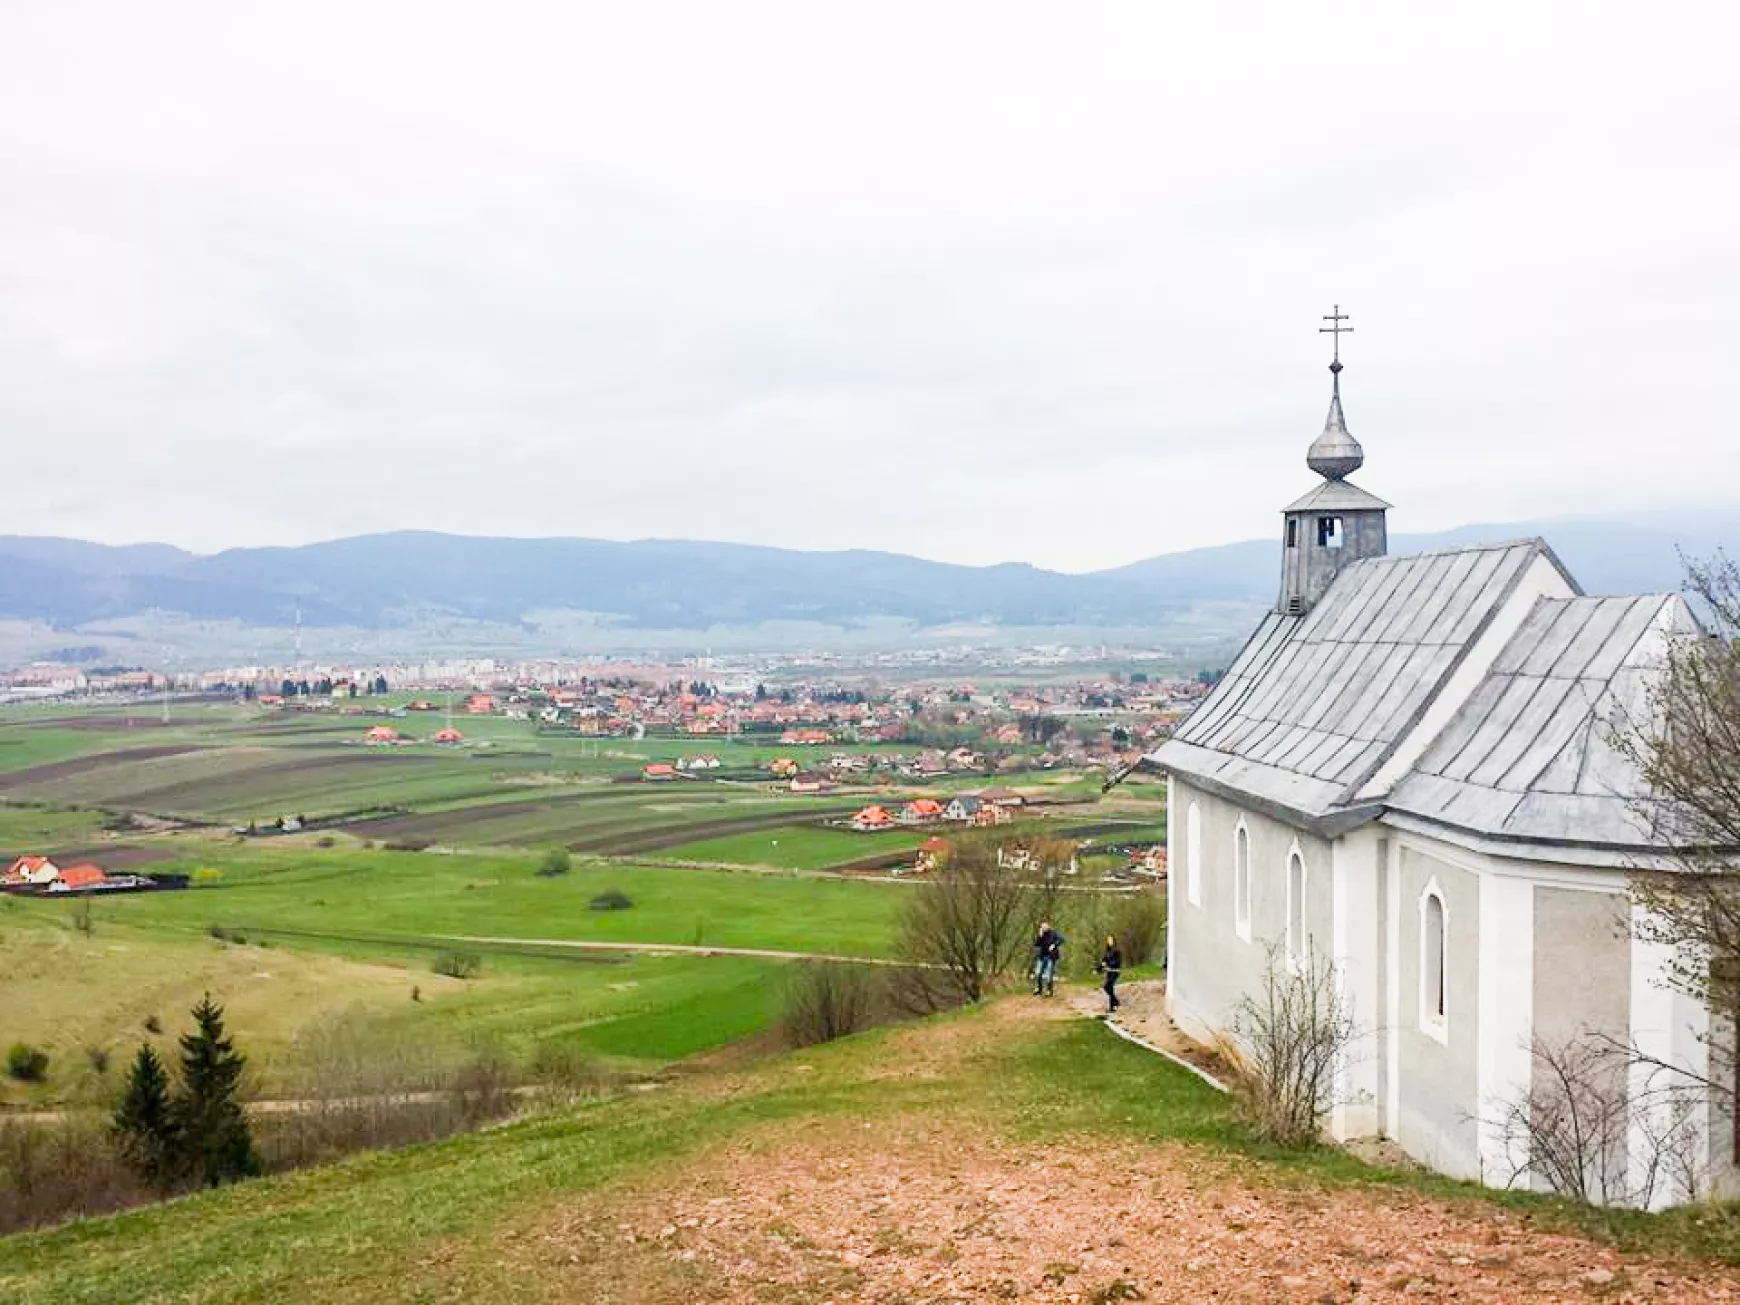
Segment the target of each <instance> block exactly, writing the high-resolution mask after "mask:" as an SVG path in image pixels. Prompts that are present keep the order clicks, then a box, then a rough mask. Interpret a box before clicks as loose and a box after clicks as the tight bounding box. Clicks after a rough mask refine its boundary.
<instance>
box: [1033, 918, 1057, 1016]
mask: <svg viewBox="0 0 1740 1305" xmlns="http://www.w3.org/2000/svg"><path fill="white" fill-rule="evenodd" d="M1062 956H1063V935H1062V934H1060V933H1059V932H1058V931H1057V930H1056V929H1053V928H1052V927H1051V921H1050V920H1044V921H1041V922H1040V925H1039V932H1038V933H1037V934H1035V935H1034V938H1033V995H1034V996H1035V997H1049V996H1051V993H1052V989H1053V987H1054V986H1055V985H1056V983H1057V962H1058V961H1059V960H1060V959H1061V958H1062Z"/></svg>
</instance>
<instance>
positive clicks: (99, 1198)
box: [0, 1115, 151, 1234]
mask: <svg viewBox="0 0 1740 1305" xmlns="http://www.w3.org/2000/svg"><path fill="white" fill-rule="evenodd" d="M150 1196H151V1192H150V1190H149V1188H147V1187H146V1186H145V1184H144V1182H143V1181H142V1180H141V1179H140V1178H139V1177H138V1176H137V1175H135V1174H134V1173H133V1171H132V1170H131V1169H130V1168H128V1166H127V1165H126V1164H125V1163H124V1162H123V1161H122V1159H121V1157H120V1156H119V1155H118V1154H117V1153H116V1151H115V1149H114V1147H113V1146H111V1145H110V1144H109V1139H108V1136H107V1134H106V1133H105V1131H104V1129H103V1125H102V1121H101V1119H100V1118H98V1117H97V1116H94V1115H93V1116H89V1117H84V1116H68V1117H66V1118H65V1119H60V1120H55V1121H53V1122H49V1123H41V1122H36V1121H29V1120H8V1119H4V1118H0V1234H5V1233H10V1232H17V1231H18V1230H19V1229H22V1228H41V1227H45V1226H47V1225H48V1224H52V1223H59V1222H60V1221H61V1220H63V1219H71V1218H74V1217H76V1216H79V1215H93V1214H105V1213H107V1212H109V1211H111V1210H120V1209H124V1208H125V1207H127V1206H129V1205H136V1204H137V1203H139V1202H140V1201H143V1200H147V1199H149V1198H150Z"/></svg>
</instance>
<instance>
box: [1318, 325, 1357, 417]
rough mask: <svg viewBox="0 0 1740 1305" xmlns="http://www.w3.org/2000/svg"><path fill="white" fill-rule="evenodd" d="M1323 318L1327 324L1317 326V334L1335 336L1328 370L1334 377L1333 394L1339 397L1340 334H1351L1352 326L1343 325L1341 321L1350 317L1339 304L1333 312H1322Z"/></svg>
mask: <svg viewBox="0 0 1740 1305" xmlns="http://www.w3.org/2000/svg"><path fill="white" fill-rule="evenodd" d="M1323 320H1324V321H1326V322H1328V323H1329V325H1328V326H1320V327H1318V328H1317V334H1319V335H1333V336H1334V337H1335V361H1334V362H1332V363H1330V364H1329V372H1330V375H1332V376H1334V377H1335V394H1336V397H1337V398H1339V397H1340V395H1341V336H1342V332H1344V331H1345V332H1346V333H1347V334H1348V335H1352V334H1353V328H1352V327H1351V326H1343V325H1342V323H1343V322H1346V321H1350V320H1352V319H1351V318H1349V317H1348V315H1347V314H1346V313H1344V312H1342V311H1341V305H1340V304H1336V305H1335V311H1334V312H1330V313H1325V314H1323Z"/></svg>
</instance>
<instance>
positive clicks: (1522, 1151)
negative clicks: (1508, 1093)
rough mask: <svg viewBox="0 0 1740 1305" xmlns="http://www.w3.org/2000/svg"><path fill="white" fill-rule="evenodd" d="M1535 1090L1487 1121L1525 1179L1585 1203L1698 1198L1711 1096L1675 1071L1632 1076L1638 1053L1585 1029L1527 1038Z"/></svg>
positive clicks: (1513, 1179) (1511, 1179)
mask: <svg viewBox="0 0 1740 1305" xmlns="http://www.w3.org/2000/svg"><path fill="white" fill-rule="evenodd" d="M1530 1058H1531V1061H1532V1071H1533V1072H1532V1073H1531V1075H1530V1080H1529V1090H1528V1092H1527V1093H1525V1094H1523V1095H1522V1096H1521V1097H1519V1098H1518V1099H1516V1100H1514V1101H1508V1102H1504V1103H1500V1104H1499V1105H1498V1107H1497V1110H1496V1117H1495V1118H1494V1119H1493V1120H1492V1121H1491V1126H1493V1127H1496V1128H1497V1129H1498V1131H1499V1133H1500V1134H1501V1136H1502V1138H1503V1141H1504V1147H1505V1153H1506V1154H1507V1155H1508V1156H1509V1157H1510V1158H1511V1164H1512V1169H1511V1172H1510V1174H1509V1175H1508V1176H1507V1183H1506V1185H1507V1186H1514V1185H1516V1184H1518V1183H1521V1182H1524V1181H1525V1180H1528V1181H1534V1182H1538V1183H1539V1184H1541V1185H1544V1186H1545V1187H1546V1188H1547V1189H1548V1190H1549V1191H1551V1192H1553V1193H1555V1194H1557V1195H1559V1196H1563V1197H1567V1198H1569V1199H1570V1200H1573V1201H1578V1202H1581V1203H1583V1204H1585V1205H1636V1206H1641V1207H1644V1208H1649V1207H1650V1206H1651V1205H1653V1204H1654V1202H1655V1198H1656V1197H1657V1195H1658V1194H1661V1193H1674V1194H1676V1195H1684V1196H1688V1197H1695V1196H1697V1195H1699V1194H1701V1193H1702V1191H1703V1190H1704V1187H1705V1182H1706V1180H1707V1178H1708V1175H1707V1173H1706V1172H1705V1171H1704V1168H1703V1166H1702V1164H1701V1162H1700V1160H1699V1151H1700V1143H1701V1141H1702V1136H1703V1133H1702V1127H1701V1122H1700V1121H1701V1118H1702V1111H1703V1110H1704V1108H1705V1107H1706V1105H1707V1102H1708V1097H1707V1094H1706V1093H1705V1092H1703V1091H1702V1090H1701V1089H1700V1088H1699V1087H1698V1086H1697V1085H1695V1084H1692V1083H1689V1082H1687V1081H1685V1080H1683V1079H1680V1078H1678V1077H1677V1076H1675V1075H1671V1074H1646V1075H1645V1076H1644V1078H1643V1080H1642V1081H1640V1082H1633V1081H1632V1074H1631V1071H1632V1068H1633V1065H1634V1057H1633V1056H1632V1055H1631V1054H1629V1052H1628V1050H1627V1049H1626V1048H1625V1047H1623V1046H1619V1045H1617V1044H1615V1043H1614V1042H1613V1041H1612V1040H1611V1039H1609V1038H1606V1037H1602V1036H1599V1035H1594V1034H1584V1035H1581V1036H1579V1037H1575V1038H1571V1039H1568V1040H1566V1041H1564V1042H1557V1043H1549V1042H1546V1041H1543V1040H1542V1039H1540V1038H1536V1039H1534V1040H1533V1041H1532V1042H1531V1044H1530Z"/></svg>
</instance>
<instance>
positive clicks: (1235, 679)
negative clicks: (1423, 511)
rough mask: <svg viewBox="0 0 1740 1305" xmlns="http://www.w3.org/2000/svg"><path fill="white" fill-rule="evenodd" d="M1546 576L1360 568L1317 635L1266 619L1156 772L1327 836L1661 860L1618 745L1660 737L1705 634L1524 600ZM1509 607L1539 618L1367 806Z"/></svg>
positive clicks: (1335, 594)
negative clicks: (1634, 730) (1433, 836)
mask: <svg viewBox="0 0 1740 1305" xmlns="http://www.w3.org/2000/svg"><path fill="white" fill-rule="evenodd" d="M1543 557H1544V558H1546V559H1547V560H1549V561H1551V562H1552V563H1553V565H1555V566H1558V560H1557V558H1555V557H1554V556H1553V554H1552V551H1551V550H1550V549H1549V548H1547V546H1546V545H1545V544H1544V543H1542V542H1541V541H1540V540H1525V541H1522V542H1519V543H1514V544H1500V545H1490V546H1485V547H1476V548H1463V549H1450V550H1445V551H1442V552H1436V553H1422V554H1419V555H1417V556H1413V557H1379V558H1369V559H1366V560H1364V561H1361V562H1357V563H1355V564H1354V565H1353V566H1351V567H1349V568H1348V569H1347V570H1346V571H1344V572H1343V573H1342V574H1341V575H1340V576H1339V577H1337V579H1336V581H1335V583H1334V584H1333V585H1331V586H1330V588H1329V591H1328V593H1326V594H1325V595H1324V597H1323V599H1322V601H1321V602H1319V603H1318V604H1317V606H1316V607H1315V608H1314V609H1313V610H1312V611H1311V612H1310V613H1309V614H1308V615H1306V616H1303V617H1289V616H1282V615H1280V614H1278V613H1270V614H1268V615H1266V616H1265V617H1264V618H1263V621H1262V623H1261V624H1260V625H1259V626H1258V627H1257V630H1256V633H1255V634H1254V635H1252V637H1251V640H1250V642H1249V643H1247V644H1246V645H1245V648H1244V650H1243V651H1242V652H1241V653H1240V654H1239V656H1238V659H1237V660H1236V661H1235V662H1234V663H1233V665H1232V667H1231V668H1230V669H1229V670H1228V671H1227V673H1226V675H1225V677H1224V678H1223V679H1222V680H1221V683H1220V684H1219V685H1218V686H1217V687H1216V688H1215V691H1214V692H1213V693H1211V694H1210V695H1209V696H1208V698H1207V699H1205V700H1204V701H1203V703H1202V704H1201V705H1200V706H1199V707H1198V708H1197V709H1196V710H1195V711H1194V712H1192V713H1191V715H1190V717H1189V718H1188V719H1187V720H1186V721H1185V722H1184V724H1183V725H1182V726H1181V727H1180V728H1179V730H1178V732H1177V733H1176V734H1175V735H1174V736H1173V738H1172V739H1170V740H1168V741H1167V742H1166V743H1165V744H1164V745H1163V746H1162V747H1161V748H1160V749H1159V751H1157V752H1156V753H1154V754H1153V757H1152V758H1151V760H1153V761H1154V762H1156V763H1157V764H1159V765H1160V766H1162V767H1164V768H1166V769H1168V770H1171V771H1175V772H1177V773H1179V774H1181V775H1183V776H1185V777H1186V778H1188V779H1190V780H1192V781H1193V782H1196V783H1199V784H1202V785H1204V786H1205V787H1207V788H1210V789H1212V790H1219V791H1221V792H1223V793H1224V794H1226V795H1227V796H1228V797H1230V798H1232V799H1233V800H1235V801H1241V802H1245V803H1247V804H1249V805H1251V806H1253V807H1256V808H1259V809H1266V810H1269V811H1270V812H1271V814H1278V815H1280V816H1281V817H1282V818H1284V819H1289V820H1293V821H1296V822H1300V823H1303V824H1305V825H1306V826H1307V827H1310V828H1314V829H1316V830H1317V831H1318V832H1321V833H1325V834H1331V835H1333V834H1334V833H1337V832H1340V830H1342V829H1346V828H1349V827H1351V826H1353V825H1356V824H1360V823H1364V822H1365V821H1368V820H1371V819H1375V818H1377V817H1378V816H1381V815H1382V814H1384V813H1385V812H1386V811H1390V812H1394V813H1396V814H1397V815H1398V816H1400V817H1406V818H1411V819H1414V820H1419V821H1425V822H1429V824H1430V825H1434V826H1437V827H1439V828H1444V829H1449V830H1456V831H1461V832H1462V833H1464V834H1467V835H1470V836H1476V837H1479V838H1481V839H1485V840H1493V841H1496V842H1499V843H1503V844H1510V845H1517V846H1521V845H1528V846H1530V847H1535V848H1541V847H1546V848H1557V849H1563V848H1566V847H1573V846H1575V847H1583V848H1586V849H1607V850H1609V851H1611V850H1612V849H1643V848H1649V847H1656V848H1659V847H1660V846H1661V845H1662V843H1663V841H1664V840H1663V838H1662V836H1661V832H1660V831H1659V830H1658V829H1656V828H1654V827H1653V826H1652V820H1651V818H1650V817H1649V816H1648V815H1647V814H1645V813H1647V811H1648V802H1647V799H1648V794H1647V792H1646V789H1645V786H1644V784H1643V781H1642V777H1641V776H1640V775H1639V774H1638V772H1637V770H1636V768H1635V767H1634V766H1633V765H1632V764H1631V763H1630V762H1629V761H1628V760H1627V759H1626V758H1625V757H1624V756H1623V755H1622V753H1621V752H1620V751H1619V750H1618V749H1617V748H1615V747H1614V745H1613V741H1612V740H1613V737H1614V734H1615V732H1616V731H1617V730H1618V729H1620V728H1622V727H1624V726H1625V725H1626V724H1635V723H1637V722H1641V721H1645V720H1647V719H1648V717H1649V710H1650V686H1651V684H1652V683H1653V681H1654V678H1655V677H1656V676H1657V675H1658V674H1659V673H1660V668H1661V662H1662V657H1663V654H1664V650H1665V647H1666V640H1667V639H1668V638H1670V637H1675V636H1677V635H1679V634H1682V633H1687V632H1692V631H1695V630H1696V629H1697V628H1698V626H1697V622H1696V619H1695V618H1694V617H1693V615H1692V612H1691V610H1690V608H1688V607H1687V605H1686V604H1685V602H1684V601H1683V600H1682V599H1680V598H1678V597H1675V596H1672V595H1661V594H1655V595H1648V596H1643V597H1632V598H1588V597H1584V596H1583V595H1582V594H1581V593H1580V592H1579V591H1578V590H1577V588H1576V585H1575V582H1573V581H1571V580H1570V577H1569V576H1568V575H1566V576H1565V577H1564V578H1565V580H1566V581H1567V584H1568V587H1569V589H1570V590H1571V593H1572V595H1573V596H1570V597H1539V596H1537V597H1534V598H1532V599H1531V598H1528V597H1526V596H1523V595H1518V594H1517V585H1518V583H1519V582H1520V580H1521V579H1522V577H1523V574H1524V572H1525V571H1526V570H1527V568H1528V567H1529V565H1530V564H1531V563H1532V562H1534V561H1535V560H1536V559H1537V558H1543ZM1559 570H1560V573H1561V574H1563V568H1562V567H1560V568H1559ZM1536 592H1538V591H1536ZM1513 596H1515V600H1516V602H1517V603H1519V604H1520V603H1528V604H1529V605H1528V607H1527V609H1526V611H1525V610H1523V609H1521V608H1520V607H1513V608H1512V610H1511V612H1510V613H1508V614H1507V616H1506V618H1505V619H1506V621H1507V622H1508V621H1517V622H1518V623H1517V624H1516V626H1515V629H1514V631H1513V632H1512V633H1511V634H1510V636H1509V637H1508V638H1507V639H1506V640H1505V641H1504V644H1503V646H1502V648H1500V649H1499V650H1498V652H1497V654H1496V656H1495V657H1494V658H1493V660H1492V662H1491V665H1490V666H1489V667H1487V669H1486V670H1485V671H1484V672H1483V673H1482V674H1481V676H1480V678H1479V679H1478V681H1476V682H1475V683H1474V686H1473V688H1472V690H1471V691H1469V692H1468V693H1467V696H1466V698H1464V699H1463V700H1462V701H1461V702H1460V705H1457V706H1456V707H1455V710H1454V712H1453V713H1451V714H1450V715H1449V717H1448V719H1447V720H1446V721H1445V723H1444V724H1443V726H1442V728H1441V729H1438V731H1437V733H1436V735H1435V737H1433V738H1432V739H1431V740H1430V742H1428V743H1427V744H1426V746H1425V750H1424V752H1422V753H1421V754H1420V757H1419V759H1418V760H1417V761H1415V762H1414V763H1412V764H1411V765H1408V766H1407V769H1406V771H1405V772H1404V773H1403V774H1402V775H1401V776H1400V777H1399V778H1398V779H1397V780H1396V782H1395V783H1394V784H1393V785H1389V786H1388V791H1387V792H1385V791H1381V786H1378V785H1373V786H1372V787H1371V789H1370V790H1369V791H1367V792H1365V793H1364V794H1360V790H1361V786H1362V785H1366V784H1368V782H1369V781H1370V780H1371V778H1372V776H1373V775H1374V774H1376V773H1377V772H1378V771H1379V769H1380V767H1381V766H1382V765H1383V763H1384V762H1385V761H1386V760H1388V759H1389V757H1390V756H1391V755H1392V754H1393V753H1394V752H1395V750H1396V748H1397V747H1398V746H1399V745H1400V744H1401V742H1402V740H1403V739H1404V738H1405V737H1406V736H1407V735H1408V734H1409V733H1410V731H1414V730H1415V727H1416V726H1417V725H1418V724H1420V723H1421V721H1422V720H1423V719H1425V718H1426V715H1427V710H1428V708H1430V707H1431V706H1432V704H1433V703H1434V702H1435V701H1436V700H1437V699H1438V698H1439V696H1440V695H1441V694H1442V693H1443V692H1444V691H1445V689H1446V687H1447V686H1448V685H1449V683H1450V678H1451V675H1452V674H1453V673H1454V671H1455V670H1456V669H1457V668H1458V666H1460V665H1461V664H1462V663H1463V661H1464V658H1465V657H1466V655H1467V653H1468V651H1469V649H1470V648H1471V647H1472V646H1473V644H1474V643H1475V641H1476V640H1477V639H1478V638H1479V636H1480V635H1481V633H1482V632H1483V631H1484V630H1486V629H1487V628H1488V626H1489V624H1490V623H1491V622H1492V620H1493V618H1494V617H1495V616H1496V615H1497V613H1498V612H1499V610H1500V609H1501V608H1502V607H1504V606H1505V605H1506V603H1507V602H1508V601H1509V600H1511V599H1512V598H1513ZM1499 628H1500V629H1504V628H1507V627H1506V626H1502V625H1501V626H1500V627H1499ZM1487 655H1489V654H1486V653H1483V654H1482V656H1483V657H1484V656H1487ZM1464 682H1465V681H1464ZM1457 691H1458V692H1461V691H1462V690H1461V689H1460V688H1459V689H1458V690H1457ZM1434 719H1436V717H1434ZM1414 746H1417V744H1411V745H1410V751H1411V749H1412V748H1413V747H1414ZM1403 764H1404V765H1405V764H1407V763H1405V762H1404V763H1403ZM1356 795H1359V796H1357V797H1356ZM1591 854H1593V853H1591ZM1614 854H1616V853H1614Z"/></svg>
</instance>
